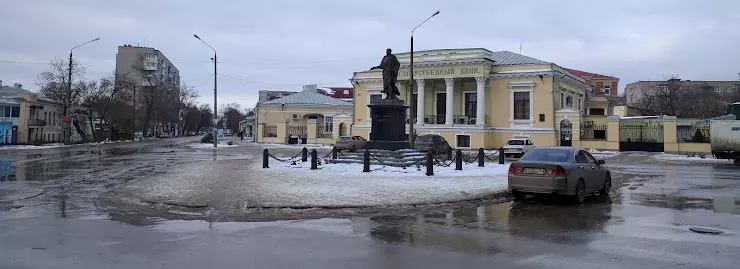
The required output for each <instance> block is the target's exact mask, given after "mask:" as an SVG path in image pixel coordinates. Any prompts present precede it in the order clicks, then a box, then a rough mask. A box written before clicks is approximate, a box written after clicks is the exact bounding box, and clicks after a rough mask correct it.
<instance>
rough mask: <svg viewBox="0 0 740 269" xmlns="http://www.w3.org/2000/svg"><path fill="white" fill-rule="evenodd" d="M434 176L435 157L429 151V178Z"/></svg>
mask: <svg viewBox="0 0 740 269" xmlns="http://www.w3.org/2000/svg"><path fill="white" fill-rule="evenodd" d="M433 175H434V156H433V155H432V152H431V151H427V176H433Z"/></svg>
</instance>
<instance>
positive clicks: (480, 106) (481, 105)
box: [475, 77, 488, 126]
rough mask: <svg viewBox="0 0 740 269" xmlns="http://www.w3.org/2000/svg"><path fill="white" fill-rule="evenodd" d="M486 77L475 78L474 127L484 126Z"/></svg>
mask: <svg viewBox="0 0 740 269" xmlns="http://www.w3.org/2000/svg"><path fill="white" fill-rule="evenodd" d="M487 80H488V77H475V83H476V86H477V88H476V90H477V93H476V95H477V96H476V97H475V98H476V100H478V101H477V104H476V109H475V118H476V119H475V125H476V126H484V125H486V81H487Z"/></svg>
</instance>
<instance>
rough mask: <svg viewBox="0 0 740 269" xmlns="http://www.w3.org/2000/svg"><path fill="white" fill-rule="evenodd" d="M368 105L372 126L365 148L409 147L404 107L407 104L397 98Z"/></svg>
mask: <svg viewBox="0 0 740 269" xmlns="http://www.w3.org/2000/svg"><path fill="white" fill-rule="evenodd" d="M367 106H368V107H370V117H371V119H372V126H371V129H370V141H368V143H367V145H366V146H365V147H366V148H370V149H385V150H399V149H407V148H410V147H409V142H408V136H407V135H406V109H408V108H409V106H407V105H405V104H404V103H403V101H401V100H398V99H382V100H378V101H376V102H374V103H371V104H369V105H367Z"/></svg>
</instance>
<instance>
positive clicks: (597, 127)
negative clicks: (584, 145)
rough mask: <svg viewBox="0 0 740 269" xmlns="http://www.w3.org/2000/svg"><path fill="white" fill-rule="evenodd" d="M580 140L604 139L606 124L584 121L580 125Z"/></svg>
mask: <svg viewBox="0 0 740 269" xmlns="http://www.w3.org/2000/svg"><path fill="white" fill-rule="evenodd" d="M581 140H606V124H594V122H593V121H584V122H583V125H582V126H581Z"/></svg>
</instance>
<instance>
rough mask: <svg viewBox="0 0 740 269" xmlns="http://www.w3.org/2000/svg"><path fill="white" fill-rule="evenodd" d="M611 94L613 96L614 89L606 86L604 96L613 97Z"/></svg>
mask: <svg viewBox="0 0 740 269" xmlns="http://www.w3.org/2000/svg"><path fill="white" fill-rule="evenodd" d="M611 94H612V87H611V86H604V95H611Z"/></svg>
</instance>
